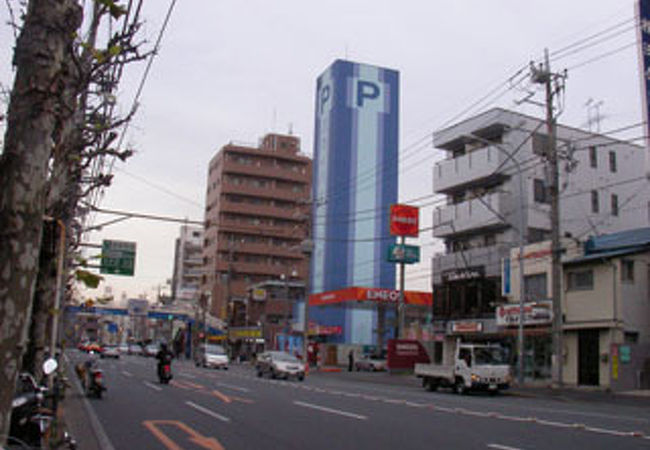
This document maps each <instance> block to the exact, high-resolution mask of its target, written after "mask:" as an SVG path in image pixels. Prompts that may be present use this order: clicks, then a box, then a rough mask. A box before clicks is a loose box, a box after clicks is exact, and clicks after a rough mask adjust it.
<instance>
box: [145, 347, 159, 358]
mask: <svg viewBox="0 0 650 450" xmlns="http://www.w3.org/2000/svg"><path fill="white" fill-rule="evenodd" d="M158 350H160V347H159V346H158V345H156V344H148V345H145V347H144V350H143V354H144V356H147V357H149V358H153V357H154V356H156V354H157V353H158Z"/></svg>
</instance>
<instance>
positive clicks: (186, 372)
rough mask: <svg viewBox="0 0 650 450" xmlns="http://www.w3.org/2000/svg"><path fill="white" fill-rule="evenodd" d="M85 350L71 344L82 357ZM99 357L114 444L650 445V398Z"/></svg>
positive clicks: (105, 425) (95, 404) (101, 414)
mask: <svg viewBox="0 0 650 450" xmlns="http://www.w3.org/2000/svg"><path fill="white" fill-rule="evenodd" d="M87 357H88V356H87V355H85V354H82V353H77V352H70V353H69V358H70V361H71V362H72V363H75V362H79V361H83V360H84V359H85V358H87ZM100 366H101V367H102V368H103V369H104V371H105V377H106V383H107V386H108V392H107V393H106V396H105V397H104V398H102V399H99V400H98V399H88V400H87V401H88V404H89V406H90V409H89V410H90V411H91V413H90V414H89V415H88V417H87V420H88V422H89V425H88V426H89V427H90V426H91V424H92V422H94V425H95V428H97V427H99V429H100V431H101V430H103V432H104V433H105V438H104V440H103V443H104V447H106V448H107V449H110V448H111V447H112V448H115V449H134V448H138V449H181V448H182V449H199V448H203V449H221V448H225V449H306V448H308V449H310V450H316V449H327V450H331V449H390V448H395V449H431V448H449V449H502V450H510V449H522V450H529V449H560V448H563V449H566V448H574V449H590V450H595V449H608V450H611V449H637V448H650V408H648V402H647V401H639V402H636V401H625V402H617V401H602V400H599V401H589V400H575V399H574V400H566V399H544V398H539V397H535V398H531V397H528V396H521V395H512V394H505V395H498V396H489V395H481V394H472V395H466V396H458V395H455V394H453V393H451V392H450V391H444V390H441V391H440V392H435V393H431V392H427V391H425V390H423V389H422V388H421V387H420V386H419V383H418V381H417V380H416V379H415V378H414V377H408V376H389V375H386V374H374V373H362V374H358V373H352V374H348V373H346V372H343V373H312V374H310V375H309V376H308V377H307V379H306V380H305V381H304V382H299V381H293V380H292V381H284V380H282V381H280V380H270V379H268V378H258V377H257V376H256V374H255V372H254V370H253V368H252V367H251V366H249V365H231V367H230V370H228V371H221V370H218V371H217V370H210V369H203V368H196V367H194V366H193V365H192V364H191V363H190V362H189V361H176V362H175V363H174V365H173V372H174V379H173V380H172V382H171V384H169V385H160V384H159V383H158V381H157V379H156V374H155V360H153V359H148V358H143V357H139V356H123V357H121V358H120V359H119V360H100ZM95 419H96V420H95ZM646 436H647V437H646Z"/></svg>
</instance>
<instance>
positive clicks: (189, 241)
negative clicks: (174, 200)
mask: <svg viewBox="0 0 650 450" xmlns="http://www.w3.org/2000/svg"><path fill="white" fill-rule="evenodd" d="M202 251H203V228H201V227H192V226H189V225H183V226H181V229H180V236H179V237H178V238H177V239H176V247H175V250H174V274H173V276H172V298H174V300H176V301H185V302H196V301H197V299H198V297H199V284H200V281H201V274H202V264H203V259H202V258H203V257H202Z"/></svg>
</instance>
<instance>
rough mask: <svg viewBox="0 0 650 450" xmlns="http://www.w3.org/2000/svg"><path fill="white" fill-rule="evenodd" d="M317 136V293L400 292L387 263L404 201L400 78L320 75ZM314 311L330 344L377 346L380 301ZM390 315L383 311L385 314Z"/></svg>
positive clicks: (337, 66)
mask: <svg viewBox="0 0 650 450" xmlns="http://www.w3.org/2000/svg"><path fill="white" fill-rule="evenodd" d="M315 116H316V117H315V119H316V120H315V122H316V123H315V137H314V187H313V192H314V194H313V198H314V207H313V221H314V226H313V239H314V253H313V257H312V272H311V283H310V287H311V292H313V293H315V294H319V293H323V292H327V291H335V290H340V289H344V288H348V287H370V288H383V289H394V288H395V265H394V264H393V263H388V262H387V261H386V255H387V253H388V247H389V245H390V244H392V243H394V242H395V238H394V237H391V236H390V234H389V220H388V215H389V209H390V205H391V204H393V203H396V202H397V187H398V126H399V73H398V72H397V71H395V70H391V69H386V68H382V67H377V66H372V65H367V64H359V63H355V62H351V61H343V60H337V61H335V62H334V63H333V64H332V65H331V66H330V67H328V68H327V70H325V72H324V73H323V74H322V75H321V76H320V77H319V78H318V81H317V87H316V114H315ZM347 300H352V299H342V301H345V304H346V305H347V306H346V307H341V306H342V305H341V304H336V305H328V306H318V307H312V308H310V312H309V314H310V317H311V318H313V322H314V327H316V328H318V327H323V328H328V329H331V328H332V327H334V328H336V329H339V328H340V329H341V330H342V332H341V334H340V335H336V336H327V337H326V339H327V340H328V342H334V343H351V344H364V345H365V344H368V345H369V344H373V343H376V342H377V329H378V327H379V328H382V329H384V328H386V327H385V326H384V324H378V321H382V320H383V319H381V320H380V319H378V308H377V305H378V304H379V301H377V300H375V301H371V300H369V301H367V302H363V303H361V302H356V301H347ZM382 314H383V313H382Z"/></svg>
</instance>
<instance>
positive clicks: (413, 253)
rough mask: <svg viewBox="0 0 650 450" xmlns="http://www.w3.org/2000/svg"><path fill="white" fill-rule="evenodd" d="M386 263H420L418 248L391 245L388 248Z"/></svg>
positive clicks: (414, 246)
mask: <svg viewBox="0 0 650 450" xmlns="http://www.w3.org/2000/svg"><path fill="white" fill-rule="evenodd" d="M387 259H388V262H392V263H404V264H415V263H418V262H420V247H418V246H417V245H402V244H391V245H390V246H389V247H388V258H387Z"/></svg>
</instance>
